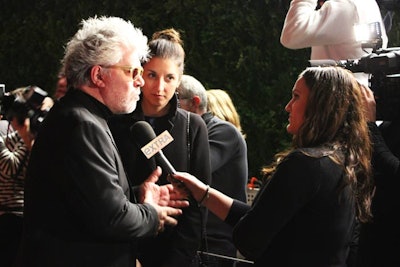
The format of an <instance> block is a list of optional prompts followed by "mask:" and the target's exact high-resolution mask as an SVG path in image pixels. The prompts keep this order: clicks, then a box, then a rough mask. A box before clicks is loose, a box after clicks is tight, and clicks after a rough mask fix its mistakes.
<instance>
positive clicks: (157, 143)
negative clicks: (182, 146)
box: [130, 121, 176, 174]
mask: <svg viewBox="0 0 400 267" xmlns="http://www.w3.org/2000/svg"><path fill="white" fill-rule="evenodd" d="M130 131H131V133H132V136H133V138H134V140H135V141H136V143H137V144H138V145H139V146H140V147H141V150H142V152H143V154H144V155H145V156H146V157H147V158H148V159H150V158H151V157H153V156H154V157H155V159H156V162H157V164H159V165H160V166H161V168H162V169H164V170H165V171H166V172H167V173H169V174H175V173H176V170H175V169H174V167H173V166H172V164H171V163H170V162H169V161H168V159H167V158H166V157H165V155H164V153H163V152H162V150H161V149H162V148H163V147H165V146H166V145H167V144H169V143H170V142H172V141H173V138H172V136H171V135H170V134H169V133H168V131H165V132H164V133H162V134H160V135H159V136H156V134H155V133H154V130H153V128H152V127H151V125H150V124H149V123H148V122H146V121H138V122H136V123H135V124H133V125H132V126H131V128H130Z"/></svg>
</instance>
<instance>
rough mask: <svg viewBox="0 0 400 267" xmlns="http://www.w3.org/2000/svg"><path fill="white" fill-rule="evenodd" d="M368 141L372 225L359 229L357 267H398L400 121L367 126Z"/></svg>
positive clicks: (399, 238)
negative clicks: (370, 147)
mask: <svg viewBox="0 0 400 267" xmlns="http://www.w3.org/2000/svg"><path fill="white" fill-rule="evenodd" d="M368 126H369V129H370V132H371V135H372V140H373V156H372V166H373V169H374V180H375V192H374V196H373V199H372V206H371V209H372V215H373V218H372V221H371V222H370V223H367V224H363V225H362V227H361V234H360V244H359V262H358V266H360V267H381V266H385V267H395V266H396V267H397V266H400V257H399V256H398V253H399V251H400V232H399V225H400V218H399V216H398V212H399V211H400V200H399V196H398V189H399V188H400V160H399V156H400V138H399V136H400V121H393V122H383V123H382V124H381V125H380V126H379V128H378V126H377V125H376V124H375V123H368Z"/></svg>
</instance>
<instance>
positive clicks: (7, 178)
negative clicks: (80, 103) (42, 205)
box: [0, 87, 53, 267]
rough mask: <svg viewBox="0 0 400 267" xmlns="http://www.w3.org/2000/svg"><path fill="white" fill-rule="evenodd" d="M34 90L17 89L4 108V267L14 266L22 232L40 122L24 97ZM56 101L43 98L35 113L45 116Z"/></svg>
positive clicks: (0, 168)
mask: <svg viewBox="0 0 400 267" xmlns="http://www.w3.org/2000/svg"><path fill="white" fill-rule="evenodd" d="M31 89H32V90H33V89H35V88H34V87H23V88H18V89H16V90H14V91H12V92H11V93H9V94H8V96H7V97H8V98H9V100H10V102H11V104H10V106H9V107H6V109H5V117H6V118H7V120H8V127H7V132H6V133H5V134H1V135H0V237H1V238H0V260H1V266H4V267H9V266H13V262H14V260H15V257H16V254H17V251H18V247H19V241H20V236H21V232H22V220H23V208H24V180H25V172H26V167H27V163H28V158H29V153H30V149H31V147H32V144H33V142H34V138H35V133H36V132H35V131H36V129H35V128H33V129H32V125H36V124H38V123H39V122H38V121H35V120H37V118H38V117H37V116H36V117H35V116H32V115H34V114H32V112H31V110H30V108H29V107H28V106H27V102H28V101H27V100H26V99H25V97H27V96H28V97H32V95H31V94H30V92H29V91H30V90H31ZM3 102H7V101H2V103H3ZM52 105H53V101H52V100H51V98H49V97H44V98H43V101H42V102H41V103H40V106H38V107H37V108H38V111H37V112H35V113H36V114H44V113H43V112H46V111H47V110H49V109H50V108H51V106H52Z"/></svg>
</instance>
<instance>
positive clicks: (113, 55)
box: [62, 16, 149, 88]
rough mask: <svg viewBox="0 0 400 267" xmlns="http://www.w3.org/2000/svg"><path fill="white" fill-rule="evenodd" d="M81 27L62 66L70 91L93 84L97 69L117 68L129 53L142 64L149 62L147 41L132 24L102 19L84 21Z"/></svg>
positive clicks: (70, 44) (69, 47) (108, 18)
mask: <svg viewBox="0 0 400 267" xmlns="http://www.w3.org/2000/svg"><path fill="white" fill-rule="evenodd" d="M81 26H82V27H81V29H80V30H79V31H78V32H77V33H76V34H75V35H74V36H73V37H72V39H71V40H70V41H69V42H68V43H67V46H66V49H65V55H64V59H63V62H62V63H63V66H64V70H65V75H66V77H67V83H68V87H75V88H76V87H80V86H81V85H84V84H90V82H91V80H90V69H91V68H92V67H93V66H95V65H103V66H110V65H114V64H116V63H117V62H119V61H120V60H121V59H122V58H123V56H124V55H123V53H124V52H126V51H134V52H135V53H136V54H137V56H138V58H139V60H140V61H146V60H147V59H148V55H149V48H148V45H147V37H146V36H145V35H143V33H142V30H141V29H139V28H135V27H134V26H133V24H132V23H131V22H130V21H126V20H123V19H122V18H118V17H106V16H102V17H99V18H97V17H94V18H89V19H87V20H82V22H81ZM124 50H125V51H124Z"/></svg>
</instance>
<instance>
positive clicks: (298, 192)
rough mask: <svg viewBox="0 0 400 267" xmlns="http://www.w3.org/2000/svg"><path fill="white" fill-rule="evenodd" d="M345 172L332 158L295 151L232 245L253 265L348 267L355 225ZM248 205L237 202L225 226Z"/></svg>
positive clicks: (257, 200) (256, 202)
mask: <svg viewBox="0 0 400 267" xmlns="http://www.w3.org/2000/svg"><path fill="white" fill-rule="evenodd" d="M342 176H343V170H342V167H341V166H339V165H337V164H336V163H334V162H333V161H332V160H331V159H330V158H329V157H328V156H315V157H314V156H308V155H306V154H304V153H303V152H301V151H299V150H294V151H293V152H291V153H290V154H289V155H288V156H287V157H286V158H285V159H284V160H283V161H282V162H281V163H280V164H279V166H278V167H277V169H276V172H275V174H274V175H273V177H272V178H271V180H270V181H269V183H268V184H266V185H265V186H263V187H262V189H261V190H260V192H259V193H258V194H257V196H256V198H255V199H254V202H253V204H252V206H251V208H249V210H248V211H247V212H246V213H245V214H244V216H243V217H242V218H241V219H240V220H239V222H238V223H237V224H236V226H235V228H234V232H233V240H234V242H235V244H236V246H237V248H238V249H239V251H240V252H241V253H242V254H243V255H244V256H245V257H247V259H250V260H254V262H255V264H254V266H268V267H290V266H307V267H328V266H329V267H344V266H346V258H347V255H348V253H349V245H350V242H351V240H352V233H353V227H354V225H355V206H354V201H353V199H352V192H351V190H350V188H349V187H345V188H344V189H343V191H340V192H341V193H340V194H339V188H340V185H341V182H342ZM239 209H240V211H241V212H243V211H244V210H245V209H246V206H245V205H244V204H243V203H239V202H237V201H234V204H233V205H232V209H231V212H230V214H229V215H228V217H227V219H226V222H230V223H233V222H234V218H236V219H237V218H239V217H240V216H238V215H239V214H238V210H239Z"/></svg>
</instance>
